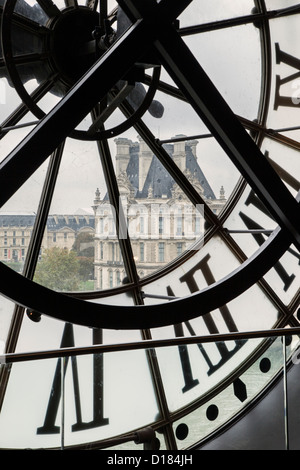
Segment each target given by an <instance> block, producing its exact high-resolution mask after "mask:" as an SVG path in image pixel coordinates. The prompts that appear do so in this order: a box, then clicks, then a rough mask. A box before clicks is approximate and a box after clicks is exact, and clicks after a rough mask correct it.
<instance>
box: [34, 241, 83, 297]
mask: <svg viewBox="0 0 300 470" xmlns="http://www.w3.org/2000/svg"><path fill="white" fill-rule="evenodd" d="M79 267H80V264H79V261H78V259H77V254H76V253H75V252H74V251H68V250H66V249H63V248H58V247H54V248H50V249H48V250H45V253H44V254H43V256H42V259H41V260H40V261H39V263H38V264H37V268H36V272H35V276H34V281H35V282H37V283H39V284H41V285H43V286H45V287H48V288H50V289H53V290H57V291H75V290H78V289H79V284H80V276H79Z"/></svg>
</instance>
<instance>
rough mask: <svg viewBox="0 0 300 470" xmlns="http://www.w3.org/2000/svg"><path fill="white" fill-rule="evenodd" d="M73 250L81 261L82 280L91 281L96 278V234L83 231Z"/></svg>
mask: <svg viewBox="0 0 300 470" xmlns="http://www.w3.org/2000/svg"><path fill="white" fill-rule="evenodd" d="M72 251H74V252H75V253H76V255H77V259H78V262H79V275H80V279H81V281H89V280H91V279H93V278H94V256H95V241H94V235H92V234H91V233H87V232H81V233H79V235H77V237H76V240H75V242H74V244H73V247H72Z"/></svg>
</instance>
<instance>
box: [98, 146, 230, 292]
mask: <svg viewBox="0 0 300 470" xmlns="http://www.w3.org/2000/svg"><path fill="white" fill-rule="evenodd" d="M115 142H116V149H117V151H116V176H117V181H118V187H119V192H120V198H121V202H122V208H123V213H124V215H125V219H126V220H125V225H124V226H125V231H123V232H121V236H126V233H128V234H129V236H130V240H131V246H132V252H133V258H134V261H135V263H136V266H137V272H138V275H139V277H140V278H142V277H144V276H147V275H149V274H152V273H154V272H155V271H157V270H159V269H160V268H162V267H164V266H165V265H166V264H167V263H169V262H171V261H173V260H174V259H175V258H177V257H178V256H180V255H181V254H182V253H183V252H184V251H185V250H187V249H189V248H191V247H192V246H193V244H194V243H195V242H196V240H199V237H200V238H201V233H203V223H204V220H203V214H202V213H201V210H203V208H197V210H196V209H195V208H194V207H193V206H192V204H191V203H190V201H189V200H188V199H187V197H186V196H185V195H184V193H183V192H182V190H181V189H180V188H179V187H178V185H177V184H176V183H175V182H174V180H173V179H172V178H171V177H170V175H169V174H168V173H167V171H166V170H165V168H164V167H163V165H162V164H161V163H160V162H159V161H158V159H157V158H156V157H155V156H154V155H153V154H152V152H151V150H150V149H149V148H148V147H147V145H146V144H145V142H143V141H142V140H139V142H132V141H131V140H129V139H125V138H119V139H116V141H115ZM196 146H197V141H187V142H186V141H179V142H176V143H175V144H173V145H167V146H166V150H167V152H168V153H169V154H170V155H171V156H172V158H173V159H174V161H175V162H176V164H177V165H178V167H179V168H180V169H181V171H182V172H183V173H184V174H185V175H186V176H187V177H188V179H189V181H190V182H191V183H192V184H193V186H194V187H195V188H196V189H197V190H198V192H199V193H200V194H201V196H202V198H203V199H204V200H205V201H206V203H207V204H208V205H209V206H210V208H211V210H212V211H213V212H214V213H216V214H218V213H219V212H220V211H221V209H222V208H223V207H224V204H225V203H226V199H225V194H224V189H223V188H221V189H220V195H219V197H218V198H216V196H215V194H214V192H213V190H212V189H211V187H210V185H209V183H208V181H207V179H206V177H205V175H204V174H203V172H202V170H201V168H200V166H199V164H198V161H197V155H196ZM93 209H94V214H95V289H110V288H112V287H117V286H118V285H120V284H121V283H122V281H123V279H124V278H125V277H126V274H125V271H124V265H123V261H122V255H121V252H120V246H119V241H118V236H117V231H116V230H117V229H116V225H115V223H114V209H113V208H112V207H111V205H110V204H109V201H108V197H107V195H106V194H105V195H104V197H103V198H101V194H100V192H99V190H97V191H96V195H95V200H94V205H93ZM126 231H127V232H126Z"/></svg>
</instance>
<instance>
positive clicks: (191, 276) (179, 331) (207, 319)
mask: <svg viewBox="0 0 300 470" xmlns="http://www.w3.org/2000/svg"><path fill="white" fill-rule="evenodd" d="M209 259H210V255H209V254H207V255H206V256H205V257H204V258H203V259H202V260H201V261H199V262H198V263H197V264H196V265H195V266H194V267H193V268H192V269H190V271H188V272H187V273H186V274H184V276H182V277H181V278H180V282H182V283H185V284H186V285H187V286H188V288H189V291H190V292H191V293H193V292H197V291H199V287H198V285H197V282H196V280H195V274H196V272H197V271H201V272H202V274H203V276H204V278H205V281H206V282H207V285H210V284H213V283H214V282H215V278H214V276H213V273H212V271H211V269H210V266H209V264H208V262H209ZM167 292H168V295H169V296H174V292H173V290H172V288H171V287H170V286H168V287H167ZM219 311H220V313H221V316H222V318H223V320H224V322H225V325H226V327H227V329H228V331H229V332H234V331H238V328H237V326H236V324H235V322H234V319H233V317H232V315H231V313H230V311H229V309H228V307H227V305H223V306H221V307H219ZM201 320H202V321H203V322H204V324H205V325H206V327H207V329H208V331H209V333H211V334H218V333H219V329H218V328H217V325H216V323H215V321H214V319H213V316H212V315H211V313H207V314H206V315H203V317H201ZM184 325H185V326H186V328H187V330H188V332H189V333H190V335H192V336H196V334H197V333H196V332H195V330H194V329H193V327H192V325H191V323H190V322H189V321H186V322H184ZM174 331H175V336H176V337H180V336H183V335H184V333H183V324H177V325H174ZM232 343H235V346H234V347H233V348H232V349H228V347H227V345H226V343H225V342H224V341H219V342H217V343H216V348H217V350H218V353H219V360H218V362H215V363H214V362H213V361H212V360H211V359H210V357H209V354H208V353H207V351H206V349H205V347H204V346H203V345H202V344H197V347H198V349H199V352H200V353H201V355H202V357H203V358H204V360H205V362H206V364H207V366H208V370H207V375H211V374H213V373H214V372H216V371H217V370H218V369H219V368H220V367H222V366H223V365H224V364H225V363H226V362H227V361H228V360H229V359H230V358H231V357H232V356H233V355H234V354H235V353H236V352H237V351H238V350H239V349H240V348H241V347H242V346H243V344H245V341H233V342H232ZM178 351H179V357H180V362H181V367H182V373H183V378H184V387H183V388H182V392H183V393H185V392H187V391H188V390H191V389H192V388H194V387H195V386H196V385H198V383H199V381H198V379H196V378H194V377H193V371H192V367H191V362H190V356H189V350H188V347H187V346H185V345H181V346H179V347H178Z"/></svg>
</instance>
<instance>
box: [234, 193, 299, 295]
mask: <svg viewBox="0 0 300 470" xmlns="http://www.w3.org/2000/svg"><path fill="white" fill-rule="evenodd" d="M251 204H252V205H253V206H255V207H256V208H257V209H258V210H259V211H261V212H263V213H264V214H265V215H267V216H268V217H270V218H271V219H272V217H271V215H270V213H269V212H268V211H267V209H266V208H265V206H264V205H263V204H262V202H261V201H260V200H259V199H258V197H257V196H256V194H255V193H254V191H252V190H251V191H250V193H249V195H248V197H247V199H246V202H245V205H246V206H249V205H251ZM239 216H240V218H241V219H242V221H243V222H244V224H245V225H246V227H247V228H248V229H249V230H251V229H258V230H259V229H261V230H263V227H262V226H261V225H260V224H259V223H258V222H256V221H255V220H253V219H251V218H250V217H249V216H247V215H246V214H244V213H243V212H242V211H241V212H239ZM251 235H252V236H253V237H254V240H255V241H256V242H257V244H258V245H262V244H263V243H264V241H265V238H264V236H263V234H262V233H252V234H251ZM288 251H289V252H290V253H291V254H292V255H293V256H295V257H296V258H298V260H299V264H300V256H299V253H297V252H296V251H294V250H292V249H289V250H288ZM274 269H275V271H276V272H277V274H278V275H279V277H280V279H281V280H282V282H283V290H284V291H287V290H288V289H289V287H290V286H291V284H292V282H293V281H294V279H295V277H296V276H295V274H288V273H287V271H286V270H285V269H284V267H283V265H282V263H281V262H280V261H278V262H277V263H276V264H275V265H274Z"/></svg>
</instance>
